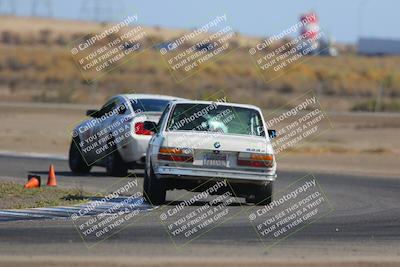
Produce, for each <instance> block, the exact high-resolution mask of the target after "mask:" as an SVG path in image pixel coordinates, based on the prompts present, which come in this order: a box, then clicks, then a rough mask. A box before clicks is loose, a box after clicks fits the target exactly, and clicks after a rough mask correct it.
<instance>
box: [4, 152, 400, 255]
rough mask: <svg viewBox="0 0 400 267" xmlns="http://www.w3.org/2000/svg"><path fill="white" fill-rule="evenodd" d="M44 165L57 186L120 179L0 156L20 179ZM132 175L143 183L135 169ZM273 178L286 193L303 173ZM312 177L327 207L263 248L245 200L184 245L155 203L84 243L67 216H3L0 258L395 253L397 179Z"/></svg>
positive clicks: (99, 185)
mask: <svg viewBox="0 0 400 267" xmlns="http://www.w3.org/2000/svg"><path fill="white" fill-rule="evenodd" d="M49 164H54V165H55V168H56V174H57V181H58V185H59V187H80V188H83V189H84V190H88V191H92V192H105V191H107V190H105V188H109V186H110V185H112V184H115V182H116V181H118V179H119V178H115V177H106V176H104V170H103V169H102V168H94V170H93V173H92V175H91V176H75V175H73V174H71V173H70V172H69V169H68V165H67V162H66V161H65V160H60V159H58V160H55V159H38V158H29V157H10V156H0V177H2V179H3V180H4V179H6V180H14V181H17V182H21V183H23V182H25V180H26V178H25V177H26V175H27V172H35V173H39V174H42V177H44V179H45V178H46V174H47V170H48V166H49ZM135 173H136V174H137V176H138V181H139V182H142V175H141V172H140V171H138V172H135ZM278 175H279V176H278V179H277V181H276V183H275V188H274V190H275V191H280V190H285V188H287V186H288V185H289V184H291V183H292V182H293V181H296V180H297V179H299V178H300V177H304V176H305V175H307V173H299V172H279V173H278ZM313 175H314V177H316V178H317V180H318V182H319V184H320V187H321V188H322V189H323V191H324V192H325V194H326V195H325V197H326V198H327V199H329V202H330V205H331V207H332V208H333V211H331V212H330V213H329V214H327V215H326V216H324V217H322V218H320V219H318V220H316V221H314V222H313V223H311V224H309V225H307V226H306V227H304V228H302V229H301V230H299V231H297V232H295V233H294V234H293V235H291V236H289V237H288V238H286V239H284V240H281V241H280V242H277V243H276V244H275V243H274V245H273V246H271V247H268V248H266V246H265V243H263V242H261V241H260V238H259V235H257V233H256V231H255V229H254V227H253V226H252V225H251V223H250V222H249V219H248V216H249V213H251V212H252V211H254V209H255V207H254V206H251V205H246V204H243V203H241V204H239V203H234V204H233V205H232V206H229V209H230V214H235V216H232V217H231V218H230V219H229V220H227V221H225V222H224V223H222V224H219V225H218V226H217V227H215V228H214V229H212V230H211V231H209V232H207V233H205V234H203V235H202V236H200V237H199V238H197V239H195V240H191V241H190V242H189V243H186V241H185V240H186V239H184V238H183V239H184V240H183V241H182V239H179V238H177V239H174V238H172V239H171V237H170V235H169V234H168V233H167V229H166V227H165V225H164V224H162V223H161V221H160V214H162V213H163V211H165V210H166V209H170V208H173V207H175V206H174V205H176V204H179V203H180V202H179V201H178V202H174V203H173V204H170V205H164V206H161V207H153V206H152V205H150V204H148V203H143V205H142V206H141V211H140V213H139V214H138V215H137V218H139V219H138V220H136V221H135V222H133V223H130V224H127V225H126V227H125V228H124V229H122V230H121V231H119V232H118V233H115V234H113V235H111V236H110V237H109V238H108V239H106V240H103V241H102V242H97V241H101V240H96V241H93V240H88V242H84V241H83V240H82V237H81V236H80V235H79V233H78V230H77V228H76V226H75V225H74V223H73V222H72V220H71V218H70V217H68V216H66V217H62V216H54V217H53V218H39V219H34V220H30V219H24V220H14V219H12V218H13V217H12V216H11V217H10V216H8V219H9V220H4V221H2V222H0V256H1V255H3V256H18V255H25V256H38V255H39V256H40V255H43V256H46V255H51V256H88V257H89V256H100V255H101V256H103V257H119V256H120V257H123V256H135V255H138V256H139V255H140V256H151V257H155V256H188V257H189V256H200V257H213V256H215V257H246V258H249V257H250V258H251V257H257V256H266V255H267V256H268V257H276V258H291V257H297V258H309V257H331V258H332V257H334V258H336V257H338V256H340V257H348V256H357V255H358V256H361V257H372V256H376V257H382V256H383V257H386V256H388V257H389V256H390V257H396V258H398V257H400V249H399V247H400V180H399V179H394V178H385V177H361V176H347V175H334V174H318V173H313ZM181 195H182V191H171V192H169V193H168V194H167V199H168V200H170V201H172V200H175V199H177V198H178V197H179V196H181ZM199 207H201V203H200V204H198V205H195V206H191V207H188V208H187V210H186V212H187V213H190V212H191V211H193V210H195V209H198V208H199ZM17 217H18V216H17ZM1 218H2V215H1V214H0V219H1ZM4 218H5V217H4V216H3V219H4ZM10 218H11V219H10ZM81 219H82V220H87V217H82V218H81ZM275 241H276V240H275ZM177 244H178V246H177ZM268 244H271V243H268Z"/></svg>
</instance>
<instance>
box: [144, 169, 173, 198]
mask: <svg viewBox="0 0 400 267" xmlns="http://www.w3.org/2000/svg"><path fill="white" fill-rule="evenodd" d="M143 192H144V196H145V198H146V199H147V201H148V202H150V203H151V204H153V205H161V204H164V203H165V197H166V195H167V189H166V185H165V182H164V181H162V180H159V179H157V177H156V175H155V174H154V171H153V166H152V165H150V171H149V172H148V171H147V168H145V171H144V181H143Z"/></svg>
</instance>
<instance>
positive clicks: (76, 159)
mask: <svg viewBox="0 0 400 267" xmlns="http://www.w3.org/2000/svg"><path fill="white" fill-rule="evenodd" d="M79 143H80V139H79V137H75V138H74V139H72V141H71V145H70V147H69V156H68V163H69V168H70V169H71V171H72V172H73V173H83V174H87V173H89V172H90V169H91V168H92V166H89V165H88V164H87V163H86V161H85V159H84V158H83V156H82V154H81V152H80V151H79V149H78V144H79Z"/></svg>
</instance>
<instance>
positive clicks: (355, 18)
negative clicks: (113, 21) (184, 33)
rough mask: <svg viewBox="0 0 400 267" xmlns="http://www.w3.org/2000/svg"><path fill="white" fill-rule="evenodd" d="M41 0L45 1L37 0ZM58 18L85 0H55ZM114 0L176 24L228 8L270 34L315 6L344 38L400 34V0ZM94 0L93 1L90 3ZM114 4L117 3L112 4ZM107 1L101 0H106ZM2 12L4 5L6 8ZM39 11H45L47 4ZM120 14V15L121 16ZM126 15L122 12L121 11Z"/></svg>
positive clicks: (143, 19)
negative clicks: (399, 21)
mask: <svg viewBox="0 0 400 267" xmlns="http://www.w3.org/2000/svg"><path fill="white" fill-rule="evenodd" d="M7 1H10V2H11V1H14V2H17V14H19V15H28V14H30V12H31V3H32V1H34V0H1V1H0V2H2V3H3V6H2V7H0V8H2V9H3V10H6V9H7V6H6V4H7ZM36 1H40V0H36ZM49 1H51V3H52V5H53V14H54V16H55V17H59V18H67V19H90V17H89V18H88V17H86V16H85V15H83V14H82V12H81V7H82V4H83V2H84V1H86V2H87V4H90V2H93V1H95V0H89V1H88V0H49ZM97 1H99V2H104V3H106V4H107V3H108V5H109V6H111V8H112V9H113V10H109V11H108V12H107V14H108V15H106V16H110V14H122V10H125V13H126V14H127V12H128V11H130V12H131V13H132V14H138V15H139V22H140V23H141V24H143V25H149V26H155V25H159V26H162V27H174V28H194V27H196V26H200V25H202V24H204V23H205V22H207V21H208V20H209V19H211V18H212V17H213V16H215V15H219V14H224V13H226V14H227V16H228V23H229V25H231V27H233V28H234V29H235V30H236V31H239V32H241V33H243V34H248V35H256V36H267V35H271V34H274V33H279V32H280V31H282V30H284V29H285V28H287V27H289V26H290V25H292V24H294V23H296V22H297V20H298V16H299V14H301V13H303V12H307V11H309V10H314V11H316V12H317V15H318V16H319V19H320V23H321V27H322V28H324V30H325V32H326V33H328V34H329V35H331V36H332V37H333V38H334V39H335V40H336V41H339V42H347V43H350V42H355V41H356V40H357V38H358V36H360V35H362V36H369V37H383V38H395V39H400V29H399V27H398V22H397V21H398V19H399V15H398V13H399V10H400V1H398V0H329V1H328V0H319V1H317V0H279V1H270V0H254V1H252V0H247V1H239V0H201V1H193V0H168V1H155V0H153V1H151V0H142V1H137V0H97ZM88 2H89V3H88ZM111 3H112V4H111ZM100 4H101V3H100ZM0 11H1V9H0ZM38 12H39V13H42V14H44V13H45V10H44V7H43V6H39V7H38ZM115 16H117V15H115ZM121 17H122V16H121Z"/></svg>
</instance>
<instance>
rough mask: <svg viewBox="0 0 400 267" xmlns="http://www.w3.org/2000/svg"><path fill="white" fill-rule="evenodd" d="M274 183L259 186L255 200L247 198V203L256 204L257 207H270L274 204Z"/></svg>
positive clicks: (255, 193)
mask: <svg viewBox="0 0 400 267" xmlns="http://www.w3.org/2000/svg"><path fill="white" fill-rule="evenodd" d="M272 192H273V182H269V183H268V184H267V185H264V186H259V187H257V188H256V189H255V192H254V198H251V199H249V198H247V199H246V202H248V203H254V204H256V205H262V206H264V205H269V204H271V202H272Z"/></svg>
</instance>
